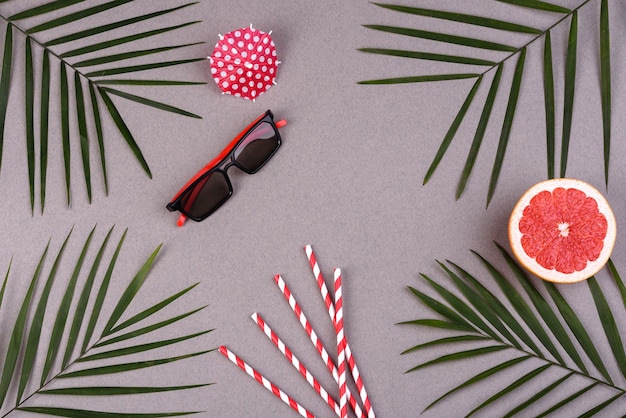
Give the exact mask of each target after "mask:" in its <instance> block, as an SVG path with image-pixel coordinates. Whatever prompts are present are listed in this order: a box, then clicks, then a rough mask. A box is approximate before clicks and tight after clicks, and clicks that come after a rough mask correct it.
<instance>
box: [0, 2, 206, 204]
mask: <svg viewBox="0 0 626 418" xmlns="http://www.w3.org/2000/svg"><path fill="white" fill-rule="evenodd" d="M134 1H136V0H110V1H107V2H102V3H100V2H92V1H86V0H58V1H50V2H48V3H42V4H40V5H38V6H34V7H31V8H29V9H27V10H23V11H21V12H19V13H14V14H9V13H7V10H3V7H1V6H0V20H2V21H4V23H5V24H6V32H5V35H4V41H3V42H2V43H3V45H4V49H3V55H2V74H1V75H0V168H1V167H2V150H3V148H4V131H5V122H6V115H7V110H8V106H9V102H10V97H9V95H10V90H11V83H12V82H13V83H18V82H23V83H24V91H25V104H24V106H25V125H26V133H25V137H26V149H27V166H28V180H29V190H30V193H29V195H30V205H31V211H34V208H35V200H36V198H35V195H36V192H35V190H36V189H37V184H36V183H37V182H36V177H37V176H36V171H37V170H38V171H39V184H38V188H39V199H40V204H41V211H42V212H43V210H44V206H45V198H46V178H47V168H48V144H49V138H51V137H56V136H57V135H55V134H53V133H51V132H49V131H48V128H49V121H50V118H57V117H58V118H59V119H60V121H61V132H60V136H61V143H62V149H63V160H64V169H65V189H66V190H65V193H66V196H67V204H68V206H69V205H70V203H71V184H72V181H71V168H70V158H71V152H70V150H71V149H73V148H74V147H72V141H76V142H77V144H78V147H80V152H81V161H82V171H83V178H84V182H85V189H86V192H87V198H88V200H89V202H91V200H92V183H93V182H92V171H93V168H92V167H91V158H92V156H91V154H90V148H91V145H90V144H92V143H94V142H95V141H97V144H98V147H97V148H98V151H99V154H100V155H99V163H100V164H99V165H100V171H101V173H102V181H103V185H104V190H105V193H106V194H108V191H109V183H108V179H107V167H106V164H107V161H106V158H105V146H104V144H105V136H104V134H103V128H102V124H103V119H102V118H103V115H102V113H108V114H109V116H110V118H111V119H112V120H113V122H114V125H115V126H116V127H117V128H118V130H119V131H120V135H121V136H122V138H123V139H124V140H125V141H126V143H127V144H128V146H129V147H130V149H131V151H132V152H133V154H134V155H135V157H136V158H137V160H138V161H139V163H140V165H141V167H142V169H143V170H144V171H145V173H146V174H147V175H148V176H149V177H152V174H151V171H150V168H149V166H148V163H147V162H146V160H145V159H144V157H143V153H142V151H141V149H140V147H139V145H138V143H137V141H136V140H135V138H134V136H133V134H132V133H131V130H130V129H129V128H128V125H127V123H126V122H125V121H124V117H123V112H121V110H120V109H118V106H117V105H116V104H115V103H114V102H113V100H112V99H111V97H110V95H115V96H116V97H119V98H121V99H125V100H130V101H133V102H136V103H140V104H142V105H145V106H149V107H152V108H155V109H159V110H162V111H166V112H172V113H175V114H179V115H184V116H187V117H192V118H200V116H198V115H196V114H194V113H191V112H188V111H185V110H183V109H179V108H177V107H175V106H172V105H169V104H165V103H161V102H158V101H155V100H152V99H150V98H148V97H144V96H139V95H136V94H132V93H130V92H127V91H121V90H116V89H112V88H110V87H104V86H105V85H107V84H111V85H112V84H117V85H120V86H133V85H144V86H151V85H152V86H176V85H178V86H185V85H194V84H204V83H201V82H194V81H184V80H161V79H150V78H148V79H145V78H143V79H136V80H133V79H118V78H117V77H116V76H118V75H127V74H131V73H132V74H137V73H143V72H146V71H149V70H153V69H159V68H166V67H172V66H179V65H183V64H188V63H193V62H196V61H200V60H202V59H203V58H190V59H176V60H168V59H167V57H168V53H169V52H171V51H176V50H180V49H182V48H186V47H191V46H193V45H197V44H198V43H186V44H180V45H168V44H163V45H160V46H157V47H154V46H151V47H150V48H145V44H146V43H147V42H151V41H152V38H156V37H157V36H158V35H162V34H166V33H168V32H171V31H175V30H178V29H183V28H186V27H188V26H190V25H193V24H195V23H199V22H198V21H191V22H184V23H179V24H176V25H171V26H164V25H163V24H158V26H156V27H155V28H152V29H150V30H147V31H142V32H138V31H135V32H130V34H127V35H123V36H120V31H123V30H127V31H128V30H130V29H129V28H134V27H142V28H147V27H149V25H150V22H157V21H158V19H159V18H160V17H162V16H170V15H174V14H175V12H177V11H180V10H182V9H185V8H187V7H190V6H192V5H194V4H196V3H195V2H192V3H183V4H180V5H177V6H175V7H169V8H167V9H166V8H158V10H157V11H152V12H149V13H144V14H140V15H137V16H131V17H126V18H120V16H122V15H124V14H125V13H128V12H127V11H125V10H123V7H122V6H124V5H126V4H128V3H131V2H134ZM2 3H7V6H4V9H7V8H8V6H9V3H17V0H7V1H6V2H2ZM146 3H147V4H149V2H146ZM71 6H76V7H78V9H76V7H72V8H71V10H72V11H70V12H65V9H69V8H70V7H71ZM118 8H120V9H122V10H120V11H119V12H117V9H118ZM111 10H115V11H116V13H114V14H113V13H110V12H109V13H108V14H105V12H107V11H111ZM127 10H128V9H127ZM59 13H63V14H62V15H61V16H59ZM88 18H92V19H94V18H98V23H97V24H96V25H94V26H92V27H90V28H89V29H82V30H76V29H75V28H74V24H75V23H76V22H80V21H81V20H83V19H88ZM33 19H36V20H37V22H40V23H38V24H36V25H34V24H33V23H31V22H32V20H33ZM139 23H141V25H138V24H139ZM154 25H157V23H154ZM59 29H63V30H64V31H65V32H67V33H66V34H64V35H62V36H57V35H55V34H56V33H57V31H58V30H59ZM15 37H18V38H24V40H25V48H24V52H22V51H17V50H15V47H14V43H15V39H14V38H15ZM159 39H163V37H160V38H159ZM142 41H143V42H142ZM159 42H166V41H159ZM17 60H24V62H25V70H24V74H23V75H20V74H13V72H14V67H15V66H14V64H15V62H16V61H17ZM146 60H149V62H145V61H146ZM57 69H58V71H57ZM11 80H13V81H11ZM57 85H58V86H59V89H60V90H59V93H58V94H56V92H55V91H51V86H57ZM72 96H73V97H72ZM100 101H101V102H103V103H104V104H105V106H101V105H100V104H99V102H100ZM71 103H73V104H74V105H73V106H72V105H71ZM53 109H58V110H53ZM36 116H37V117H38V118H39V126H38V128H39V129H38V134H37V129H36V126H35V120H36V119H37V118H36ZM73 121H75V122H76V123H75V125H76V126H77V129H76V131H73V130H72V128H71V126H74V124H73V123H72V122H73ZM92 131H95V133H96V137H97V138H91V135H92V134H91V132H92ZM36 151H38V152H36ZM37 154H38V155H39V159H38V161H37V157H36V155H37Z"/></svg>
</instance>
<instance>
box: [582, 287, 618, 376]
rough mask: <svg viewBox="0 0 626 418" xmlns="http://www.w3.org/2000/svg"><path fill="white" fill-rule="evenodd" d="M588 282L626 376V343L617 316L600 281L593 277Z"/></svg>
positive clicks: (612, 349) (605, 330) (616, 356)
mask: <svg viewBox="0 0 626 418" xmlns="http://www.w3.org/2000/svg"><path fill="white" fill-rule="evenodd" d="M587 284H588V285H589V290H590V291H591V295H592V296H593V300H594V302H595V303H596V308H597V309H598V315H599V316H600V322H601V323H602V327H603V328H604V332H605V334H606V337H607V339H608V341H609V346H610V347H611V351H613V355H614V356H615V360H616V361H617V364H618V366H619V368H620V370H621V372H622V375H624V376H626V353H624V343H623V342H622V337H620V332H619V329H618V327H617V324H616V323H615V316H614V315H613V312H612V311H611V308H610V307H609V304H608V302H607V300H606V298H605V297H604V294H603V293H602V289H600V286H599V285H598V282H597V280H596V278H595V277H591V278H589V279H588V280H587Z"/></svg>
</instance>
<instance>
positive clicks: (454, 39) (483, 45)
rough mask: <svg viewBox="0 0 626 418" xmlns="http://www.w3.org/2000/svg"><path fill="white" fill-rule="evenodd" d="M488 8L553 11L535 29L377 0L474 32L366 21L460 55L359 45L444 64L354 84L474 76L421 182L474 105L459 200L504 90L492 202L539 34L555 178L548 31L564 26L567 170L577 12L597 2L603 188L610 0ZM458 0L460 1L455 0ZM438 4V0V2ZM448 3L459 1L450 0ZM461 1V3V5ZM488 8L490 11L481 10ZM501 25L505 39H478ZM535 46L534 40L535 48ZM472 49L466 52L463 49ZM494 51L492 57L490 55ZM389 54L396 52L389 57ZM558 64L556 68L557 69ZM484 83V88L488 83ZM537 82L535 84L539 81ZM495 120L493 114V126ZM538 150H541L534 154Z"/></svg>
mask: <svg viewBox="0 0 626 418" xmlns="http://www.w3.org/2000/svg"><path fill="white" fill-rule="evenodd" d="M493 1H494V3H496V4H494V5H493V6H498V5H497V3H507V4H508V6H503V7H519V8H529V9H532V10H533V11H534V12H535V13H537V14H547V15H548V16H550V17H552V19H553V21H552V23H551V24H550V25H549V27H547V28H537V27H534V26H532V22H531V24H528V25H525V24H520V23H515V22H512V21H504V20H497V19H492V18H486V17H483V16H480V15H479V14H466V13H459V12H449V11H443V10H435V9H425V8H420V7H409V6H401V5H395V4H387V3H374V4H375V5H376V6H378V7H381V8H383V9H385V10H391V11H394V12H400V13H404V14H408V15H414V16H419V17H421V18H425V19H429V27H433V26H435V25H436V23H437V21H448V22H452V24H454V25H458V27H459V30H463V31H467V32H468V33H469V34H471V35H467V36H460V35H457V34H455V35H453V34H450V33H442V32H436V31H431V30H423V29H421V28H406V27H397V26H385V25H373V24H367V25H363V26H364V27H366V28H368V29H372V30H376V31H379V32H384V33H388V34H395V35H401V36H405V37H412V38H417V39H421V40H422V41H425V42H427V45H430V44H432V45H433V46H434V47H436V46H437V44H439V45H441V44H442V43H443V44H446V45H445V46H446V47H447V48H448V49H452V50H456V49H458V50H459V51H461V52H460V53H459V54H443V53H432V52H425V51H410V50H399V49H386V48H361V49H360V51H363V52H366V53H370V54H378V55H384V56H388V57H402V58H409V59H418V60H430V61H436V62H438V63H439V66H440V67H441V69H440V70H438V71H437V73H436V74H428V75H418V76H403V77H395V78H382V79H375V80H367V81H361V82H359V84H370V85H371V84H400V83H422V82H440V81H449V80H463V79H473V80H475V82H474V84H473V85H472V87H471V88H470V90H469V92H468V94H467V97H466V99H465V101H464V102H463V104H462V105H461V107H460V109H459V111H458V113H457V115H456V117H455V119H454V120H453V122H452V124H451V125H450V127H449V129H448V131H447V133H446V135H445V137H444V139H443V140H442V142H441V145H440V146H439V149H438V151H437V153H436V155H435V157H434V158H433V161H432V163H431V165H430V167H429V168H428V170H427V172H426V174H425V176H424V184H426V183H427V182H428V181H429V180H430V178H431V177H432V175H433V174H434V173H435V171H436V169H437V168H438V166H439V163H440V162H441V160H442V159H443V157H444V156H445V154H446V152H447V151H448V148H449V147H450V145H451V144H452V142H453V139H454V137H455V135H456V134H457V131H458V129H459V127H460V125H461V124H462V122H463V121H464V119H465V116H466V115H467V113H468V110H469V109H470V108H471V107H472V106H476V107H481V108H482V111H481V117H480V121H479V122H478V125H477V126H476V130H475V134H474V138H473V140H472V143H471V146H470V149H469V151H468V155H467V159H466V162H465V165H464V167H463V170H462V172H461V176H460V179H459V183H458V186H457V191H456V198H457V199H459V198H460V197H461V196H462V194H463V192H464V191H465V188H466V185H467V182H468V180H469V178H470V175H471V173H472V170H473V168H474V163H475V162H476V158H477V156H478V152H479V150H480V148H481V145H482V142H483V139H484V137H485V133H486V131H487V127H488V125H489V122H490V120H491V119H493V118H492V117H491V116H492V110H493V108H494V107H495V106H498V105H500V102H499V101H498V100H496V96H497V95H498V93H499V92H500V93H501V94H503V95H507V96H508V101H507V103H506V112H505V116H504V119H503V120H502V122H501V125H500V126H501V127H500V139H499V141H498V146H497V151H496V153H495V158H494V162H493V167H492V170H491V178H490V182H489V186H488V192H487V205H489V203H490V202H491V200H492V198H493V195H494V192H495V190H496V186H497V182H498V178H499V176H500V171H501V169H502V167H503V164H504V159H505V155H506V151H507V148H508V141H509V137H510V135H511V130H512V129H513V122H514V119H515V114H516V106H517V102H518V96H519V93H520V89H521V88H522V80H523V78H524V72H525V71H527V66H526V65H525V57H526V51H527V49H528V48H531V47H536V46H537V45H536V44H540V40H543V64H542V65H541V66H540V68H542V73H543V74H542V75H543V81H544V83H543V92H544V97H545V116H546V157H547V158H546V159H547V177H548V178H554V177H555V175H556V174H555V171H556V167H555V165H556V162H555V158H556V153H555V146H556V126H555V94H557V93H558V92H556V91H555V85H554V70H555V68H554V67H553V48H552V41H551V33H552V32H553V31H554V30H556V29H557V28H559V27H561V26H563V25H566V24H568V22H569V36H568V44H567V48H566V50H565V51H563V54H564V56H565V65H564V68H563V69H562V71H563V73H564V86H563V92H562V94H563V98H564V99H563V117H562V121H563V122H562V127H561V152H560V163H559V173H558V174H559V175H560V176H561V177H564V176H565V175H566V168H567V160H568V152H569V147H570V137H571V128H572V118H573V117H574V110H575V109H574V103H575V91H576V88H575V86H576V78H577V73H576V69H577V67H578V61H579V59H578V58H579V57H578V56H577V49H578V37H579V24H578V12H579V10H580V9H582V8H583V7H585V6H587V7H593V5H597V6H598V7H599V8H600V21H599V22H598V24H597V28H590V29H593V30H594V31H597V32H599V39H600V43H599V47H598V58H597V59H598V62H599V65H598V66H599V67H600V70H601V71H600V78H601V80H600V81H601V82H600V88H599V94H600V96H601V99H602V100H601V103H602V109H601V111H602V121H603V137H604V140H603V152H604V174H605V181H606V184H607V186H608V179H609V155H610V146H611V60H610V33H609V20H610V18H609V1H608V0H580V3H579V5H578V6H577V7H575V8H573V9H568V8H566V7H562V6H559V5H556V4H553V3H549V2H544V1H539V0H493ZM457 3H458V2H457ZM442 7H443V6H442ZM449 7H459V6H458V5H456V6H455V5H454V4H453V3H451V4H450V6H449ZM461 7H462V6H461ZM485 14H487V11H485ZM510 14H511V15H512V16H515V10H512V9H511V13H510ZM503 31H506V32H507V33H509V36H507V37H506V39H510V41H506V42H505V41H502V42H492V41H486V40H484V39H483V38H486V37H489V36H491V35H493V34H494V33H498V32H503ZM585 36H591V34H590V33H589V31H585ZM537 47H539V46H537ZM468 51H469V52H468ZM494 56H495V57H496V58H494ZM392 59H393V58H392ZM450 64H456V67H455V68H459V67H460V68H461V69H460V70H458V72H449V70H447V68H450V67H449V65H450ZM506 66H513V67H514V68H515V71H514V74H513V76H512V78H511V79H510V80H503V79H502V72H503V69H504V67H506ZM557 70H560V69H557ZM488 78H490V79H491V82H490V87H489V93H488V95H487V98H486V100H485V102H484V103H482V104H480V103H477V101H476V100H475V96H476V93H477V91H478V89H479V88H480V87H481V84H483V83H482V82H483V81H485V80H486V79H488ZM485 88H486V87H485ZM539 88H540V87H539ZM493 123H495V121H493V120H492V124H493ZM538 154H539V152H538Z"/></svg>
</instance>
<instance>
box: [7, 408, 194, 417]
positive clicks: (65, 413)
mask: <svg viewBox="0 0 626 418" xmlns="http://www.w3.org/2000/svg"><path fill="white" fill-rule="evenodd" d="M19 410H20V411H25V412H35V413H38V414H47V415H52V416H57V417H70V418H92V417H93V418H107V417H120V418H159V417H178V416H182V415H191V414H198V413H199V412H164V413H161V414H131V413H128V412H125V413H123V414H116V413H113V412H101V411H92V410H85V409H71V408H54V407H50V406H48V407H41V406H40V407H24V408H19Z"/></svg>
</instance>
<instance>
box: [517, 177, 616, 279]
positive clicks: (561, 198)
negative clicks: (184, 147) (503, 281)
mask: <svg viewBox="0 0 626 418" xmlns="http://www.w3.org/2000/svg"><path fill="white" fill-rule="evenodd" d="M615 236H616V228H615V217H614V216H613V212H612V211H611V208H610V206H609V204H608V202H607V201H606V199H604V197H603V196H602V194H600V192H598V191H597V190H596V189H595V188H593V187H592V186H591V185H589V184H587V183H584V182H582V181H580V180H573V179H554V180H548V181H544V182H541V183H538V184H536V185H535V186H533V187H531V188H530V189H529V190H528V191H527V192H526V193H525V194H524V196H522V198H521V199H520V200H519V202H518V203H517V205H516V206H515V208H514V209H513V212H512V214H511V219H510V221H509V240H510V242H511V247H512V249H513V253H514V254H515V256H516V257H517V258H518V260H519V261H520V262H521V263H522V264H523V265H524V266H525V267H526V268H527V269H528V270H530V271H531V272H532V273H533V274H535V275H537V276H539V277H541V278H543V279H545V280H550V281H554V282H561V283H570V282H576V281H579V280H584V279H587V278H589V277H591V276H592V275H593V274H595V273H596V272H597V271H598V270H600V269H601V268H602V266H604V264H605V263H606V262H607V261H608V258H609V256H610V254H611V251H612V249H613V244H614V242H615Z"/></svg>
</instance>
